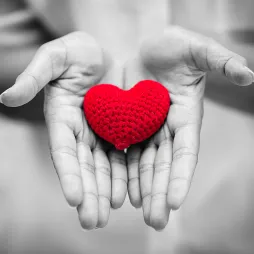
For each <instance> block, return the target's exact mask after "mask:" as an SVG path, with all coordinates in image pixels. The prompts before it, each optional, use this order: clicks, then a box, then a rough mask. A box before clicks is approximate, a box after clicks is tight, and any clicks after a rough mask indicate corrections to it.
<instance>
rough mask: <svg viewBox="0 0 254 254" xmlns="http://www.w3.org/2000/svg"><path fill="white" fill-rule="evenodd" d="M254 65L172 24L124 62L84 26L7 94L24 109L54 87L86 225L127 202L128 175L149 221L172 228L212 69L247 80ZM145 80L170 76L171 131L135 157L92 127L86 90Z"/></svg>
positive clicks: (45, 52) (69, 183)
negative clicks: (117, 61) (85, 107)
mask: <svg viewBox="0 0 254 254" xmlns="http://www.w3.org/2000/svg"><path fill="white" fill-rule="evenodd" d="M245 66H246V61H245V60H244V59H243V58H242V57H240V56H238V55H236V54H235V53H233V52H231V51H228V50H227V49H225V48H223V47H222V46H220V45H219V44H217V43H216V42H214V41H213V40H211V39H207V38H205V37H202V36H200V35H197V34H194V33H192V32H189V31H186V30H184V29H182V28H177V27H171V28H169V29H167V30H166V31H165V32H164V34H162V35H156V36H154V37H152V38H149V39H147V40H146V41H145V42H144V43H143V45H142V46H141V48H140V51H139V52H138V54H137V55H136V57H135V58H134V59H131V60H130V61H128V62H127V63H126V65H125V66H124V68H119V67H117V65H116V64H115V63H114V61H113V60H112V59H111V58H110V56H109V55H108V54H107V53H106V52H105V50H102V49H101V48H100V46H99V45H98V44H97V42H96V41H95V40H94V39H93V38H92V37H91V36H89V35H87V34H86V33H82V32H76V33H71V34H69V35H66V36H64V37H61V38H60V39H57V40H54V41H52V42H49V43H46V44H44V45H43V46H42V47H41V48H40V49H39V50H38V51H37V53H36V55H35V56H34V58H33V60H32V61H31V63H30V64H29V65H28V67H27V68H26V70H25V71H24V72H23V73H22V74H21V75H20V76H19V77H18V78H17V80H16V83H15V84H14V85H13V86H12V87H11V88H10V89H8V90H6V91H5V92H4V93H3V94H2V95H1V96H0V99H1V101H2V103H3V104H5V105H6V106H9V107H17V106H21V105H23V104H25V103H27V102H29V101H30V100H32V99H33V98H34V97H35V96H36V94H37V93H38V92H39V91H40V90H41V89H42V88H44V90H45V105H44V113H45V119H46V123H47V127H48V132H49V143H50V151H51V155H52V160H53V163H54V166H55V169H56V172H57V174H58V176H59V180H60V183H61V186H62V189H63V193H64V195H65V197H66V200H67V201H68V203H69V204H70V205H71V206H73V207H77V211H78V214H79V219H80V223H81V226H82V227H83V228H84V229H94V228H96V227H99V228H102V227H104V226H106V224H107V222H108V219H109V212H110V207H113V208H119V207H121V206H122V204H123V202H124V200H125V196H126V193H127V178H128V192H129V197H130V200H131V203H132V205H133V206H134V207H136V208H138V207H141V206H142V208H143V211H144V218H145V222H146V223H147V225H149V226H151V227H153V228H154V229H156V230H162V229H163V228H164V227H165V226H166V224H167V222H168V217H169V213H170V210H172V209H174V210H175V209H178V208H179V207H180V206H181V204H182V203H183V201H184V199H185V197H186V195H187V193H188V191H189V188H190V184H191V180H192V176H193V173H194V170H195V167H196V164H197V159H198V151H199V140H200V128H201V123H202V116H203V97H204V89H205V73H206V72H207V71H216V72H219V73H221V74H223V75H225V76H227V77H228V78H229V79H230V80H231V81H232V82H233V83H235V84H237V85H241V86H245V85H249V84H251V83H252V82H253V77H254V76H253V73H252V72H251V71H250V70H249V69H248V68H246V67H245ZM142 79H152V80H157V81H159V82H160V83H162V84H163V85H164V86H165V87H166V88H167V89H168V91H169V92H170V96H171V103H172V105H171V108H170V112H169V114H168V117H167V120H166V122H165V124H164V125H163V126H162V128H161V129H160V130H159V131H158V132H157V133H156V134H155V135H154V136H153V137H151V138H150V139H149V140H147V141H145V142H144V143H141V144H137V145H134V146H132V147H130V148H129V149H128V151H127V158H126V155H125V154H124V152H121V151H116V150H115V149H114V148H113V147H112V145H110V144H109V143H106V142H104V141H103V140H101V139H100V138H98V137H97V136H96V135H95V134H94V133H93V131H92V130H91V129H90V128H89V126H88V125H87V122H86V119H85V118H84V114H83V111H82V102H83V97H84V95H85V94H86V92H87V91H88V89H89V88H90V87H92V86H93V85H95V84H97V83H113V84H117V85H118V86H119V87H120V88H123V89H129V88H130V87H131V86H132V85H134V84H135V83H137V82H138V81H139V80H142ZM127 172H128V176H127Z"/></svg>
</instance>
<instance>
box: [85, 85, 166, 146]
mask: <svg viewBox="0 0 254 254" xmlns="http://www.w3.org/2000/svg"><path fill="white" fill-rule="evenodd" d="M83 107H84V114H85V117H86V119H87V122H88V124H89V125H90V127H91V128H92V130H93V131H94V132H95V133H96V134H97V135H98V136H100V137H101V138H103V139H104V140H106V141H108V142H110V143H112V144H113V145H114V146H115V147H116V149H118V150H124V149H125V148H128V147H129V146H130V145H132V144H136V143H139V142H141V141H144V140H146V139H147V138H149V137H151V136H152V135H153V134H154V133H155V132H156V131H157V130H159V128H160V127H161V126H162V124H163V123H164V121H165V118H166V117H167V114H168V110H169V107H170V96H169V92H168V91H167V89H166V88H165V87H164V86H163V85H162V84H160V83H159V82H156V81H152V80H143V81H140V82H139V83H137V84H136V85H135V86H134V87H132V88H131V89H130V90H127V91H125V90H122V89H120V88H118V87H117V86H114V85H111V84H99V85H96V86H93V87H92V88H91V89H90V90H89V91H88V92H87V93H86V95H85V97H84V103H83Z"/></svg>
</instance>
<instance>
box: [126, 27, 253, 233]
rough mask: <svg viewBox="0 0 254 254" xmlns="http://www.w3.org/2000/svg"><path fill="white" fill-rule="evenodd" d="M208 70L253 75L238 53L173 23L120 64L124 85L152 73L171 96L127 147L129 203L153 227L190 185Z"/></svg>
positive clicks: (240, 80) (235, 76)
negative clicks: (153, 125) (146, 135)
mask: <svg viewBox="0 0 254 254" xmlns="http://www.w3.org/2000/svg"><path fill="white" fill-rule="evenodd" d="M208 71H216V72H218V73H220V74H222V75H224V76H226V77H227V78H228V79H229V80H230V81H232V82H233V83H235V84H237V85H240V86H246V85H250V84H251V83H252V82H253V80H254V76H253V73H252V72H251V71H250V70H249V69H248V68H247V67H246V61H245V59H244V58H242V57H241V56H239V55H237V54H235V53H233V52H231V51H229V50H227V49H226V48H224V47H223V46H221V45H219V44H218V43H217V42H215V41H214V40H212V39H209V38H206V37H203V36H201V35H198V34H195V33H193V32H190V31H187V30H185V29H182V28H178V27H171V28H168V29H167V30H165V32H164V33H163V34H161V35H155V36H154V37H151V38H148V39H147V40H145V41H144V42H143V44H142V46H141V47H140V51H139V53H138V54H137V55H136V57H135V58H133V59H132V60H130V61H129V62H128V63H127V64H126V67H125V85H124V87H125V89H129V88H130V87H131V86H132V85H134V84H135V83H136V82H137V81H139V80H144V79H152V80H156V81H158V82H160V83H162V84H163V85H164V86H165V87H166V88H167V89H168V91H169V93H170V97H171V107H170V110H169V113H168V116H167V119H166V121H165V124H164V125H163V126H162V127H161V129H160V130H159V131H158V132H157V133H156V134H155V135H154V136H153V137H152V138H150V140H148V141H146V142H145V143H141V144H137V145H133V146H132V147H130V148H129V149H128V151H127V164H128V165H127V167H128V178H129V180H128V192H129V197H130V201H131V203H132V204H133V206H135V207H140V206H142V208H143V213H144V219H145V222H146V223H147V224H148V225H149V226H151V227H153V228H155V229H156V230H162V229H163V228H164V227H165V226H166V225H167V222H168V218H169V213H170V210H176V209H178V208H179V207H180V206H181V205H182V203H183V201H184V199H185V198H186V196H187V193H188V191H189V189H190V185H191V181H192V177H193V173H194V170H195V167H196V164H197V161H198V152H199V143H200V128H201V123H202V116H203V98H204V90H205V79H206V77H205V74H206V72H208Z"/></svg>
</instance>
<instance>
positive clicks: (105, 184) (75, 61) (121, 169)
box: [0, 32, 127, 229]
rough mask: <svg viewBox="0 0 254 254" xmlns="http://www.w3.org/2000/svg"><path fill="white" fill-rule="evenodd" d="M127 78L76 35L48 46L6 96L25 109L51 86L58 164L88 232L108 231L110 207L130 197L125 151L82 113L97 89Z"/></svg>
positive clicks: (48, 96) (49, 112) (48, 106)
mask: <svg viewBox="0 0 254 254" xmlns="http://www.w3.org/2000/svg"><path fill="white" fill-rule="evenodd" d="M121 76H122V73H121V72H119V71H117V70H116V65H115V64H114V63H113V62H112V61H111V59H110V58H109V56H108V55H107V54H106V53H105V52H104V51H103V50H102V49H101V48H100V47H99V46H98V44H97V43H96V42H95V40H94V39H93V38H92V37H90V36H89V35H87V34H85V33H81V32H76V33H72V34H69V35H67V36H64V37H62V38H60V39H57V40H54V41H52V42H49V43H47V44H44V45H43V46H42V47H41V48H40V49H39V50H38V52H37V53H36V55H35V56H34V58H33V60H32V62H31V63H30V65H29V66H28V67H27V69H26V70H25V71H24V72H23V73H22V74H21V75H20V76H19V77H18V78H17V80H16V83H15V85H14V86H13V87H11V88H10V89H8V90H7V91H5V92H4V93H3V94H2V95H1V97H0V98H1V101H2V103H3V104H5V105H6V106H10V107H15V106H20V105H23V104H25V103H27V102H29V101H30V100H31V99H33V98H34V97H35V95H36V94H37V93H38V92H39V91H40V90H41V89H42V88H43V87H45V104H44V114H45V118H46V123H47V127H48V132H49V141H50V151H51V155H52V159H53V163H54V166H55V169H56V171H57V174H58V176H59V179H60V183H61V186H62V190H63V193H64V195H65V197H66V199H67V201H68V203H69V204H70V205H71V206H74V207H77V209H78V213H79V218H80V222H81V225H82V227H83V228H85V229H93V228H95V227H104V226H105V225H106V224H107V222H108V218H109V212H110V203H111V205H112V207H113V208H119V207H120V206H121V205H122V204H123V202H124V199H125V196H126V192H127V184H126V183H127V169H126V163H125V161H126V160H125V154H124V152H120V151H116V150H115V149H114V148H113V146H112V145H110V144H109V143H106V142H103V141H102V140H101V139H100V138H98V137H97V136H96V135H95V134H94V133H93V131H92V130H91V129H90V128H89V126H88V124H87V122H86V119H85V117H84V113H83V110H82V104H83V98H84V95H85V93H86V92H87V91H88V89H89V88H90V87H91V86H93V85H94V84H96V83H103V82H106V83H107V80H109V81H110V83H112V82H113V83H115V84H118V85H119V86H120V87H121V80H122V78H121Z"/></svg>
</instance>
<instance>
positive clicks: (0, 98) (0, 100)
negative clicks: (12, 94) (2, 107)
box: [0, 92, 5, 104]
mask: <svg viewBox="0 0 254 254" xmlns="http://www.w3.org/2000/svg"><path fill="white" fill-rule="evenodd" d="M3 94H5V92H3V93H2V94H1V95H0V103H2V104H3V100H2V96H3Z"/></svg>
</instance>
